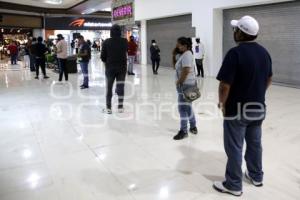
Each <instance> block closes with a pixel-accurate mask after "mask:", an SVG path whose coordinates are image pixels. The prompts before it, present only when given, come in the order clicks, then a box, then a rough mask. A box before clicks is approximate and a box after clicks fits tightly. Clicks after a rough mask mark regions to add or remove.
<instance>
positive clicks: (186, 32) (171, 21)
mask: <svg viewBox="0 0 300 200" xmlns="http://www.w3.org/2000/svg"><path fill="white" fill-rule="evenodd" d="M181 36H185V37H195V29H194V28H193V27H192V15H182V16H176V17H169V18H162V19H155V20H149V21H147V49H148V51H147V52H148V55H147V57H148V58H147V59H148V64H150V63H151V59H150V50H149V49H150V45H151V40H152V39H155V40H156V41H157V43H158V45H159V47H160V50H161V65H162V66H165V67H171V66H172V51H173V49H174V47H175V46H176V40H177V38H178V37H181Z"/></svg>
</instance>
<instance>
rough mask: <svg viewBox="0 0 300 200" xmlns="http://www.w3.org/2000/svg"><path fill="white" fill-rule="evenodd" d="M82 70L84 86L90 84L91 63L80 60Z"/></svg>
mask: <svg viewBox="0 0 300 200" xmlns="http://www.w3.org/2000/svg"><path fill="white" fill-rule="evenodd" d="M80 67H81V72H82V74H83V84H82V85H83V86H86V87H88V86H89V63H88V62H80Z"/></svg>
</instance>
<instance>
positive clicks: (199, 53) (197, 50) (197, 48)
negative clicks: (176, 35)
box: [194, 43, 205, 59]
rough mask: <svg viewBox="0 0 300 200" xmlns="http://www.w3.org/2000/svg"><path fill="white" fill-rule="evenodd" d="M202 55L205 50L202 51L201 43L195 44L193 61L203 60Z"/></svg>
mask: <svg viewBox="0 0 300 200" xmlns="http://www.w3.org/2000/svg"><path fill="white" fill-rule="evenodd" d="M204 53H205V50H204V46H203V44H202V43H199V44H198V43H197V44H196V45H195V46H194V55H195V59H203V58H204Z"/></svg>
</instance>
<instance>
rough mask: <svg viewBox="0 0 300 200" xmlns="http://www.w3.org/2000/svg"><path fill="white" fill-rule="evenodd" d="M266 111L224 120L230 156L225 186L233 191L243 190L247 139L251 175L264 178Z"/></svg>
mask: <svg viewBox="0 0 300 200" xmlns="http://www.w3.org/2000/svg"><path fill="white" fill-rule="evenodd" d="M264 118H265V112H249V113H247V115H245V116H241V117H240V119H231V120H228V119H225V120H224V146H225V151H226V154H227V157H228V160H227V166H226V175H225V178H226V180H225V182H224V186H225V187H226V188H227V189H229V190H233V191H242V179H243V172H242V162H243V145H244V140H246V144H247V148H246V154H245V160H246V164H247V168H248V171H249V176H250V177H251V178H252V179H253V180H255V181H257V182H261V181H262V180H263V174H264V173H263V171H262V145H261V135H262V130H261V126H262V123H263V120H264Z"/></svg>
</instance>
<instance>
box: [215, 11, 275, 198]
mask: <svg viewBox="0 0 300 200" xmlns="http://www.w3.org/2000/svg"><path fill="white" fill-rule="evenodd" d="M231 26H232V27H233V30H234V40H235V41H236V43H237V46H236V47H234V48H232V49H230V50H229V52H228V53H227V55H226V56H225V58H224V61H223V64H222V67H221V69H220V71H219V74H218V76H217V79H218V80H219V81H220V85H219V108H220V109H221V110H222V111H223V114H224V124H223V126H224V147H225V151H226V154H227V157H228V160H227V166H226V174H225V181H224V182H215V183H214V185H213V187H214V189H216V190H217V191H219V192H222V193H228V194H231V195H234V196H241V195H242V193H243V188H242V179H243V172H242V161H243V158H242V156H243V144H244V140H245V141H246V143H247V148H246V154H245V160H246V164H247V171H246V172H245V177H246V178H247V179H248V181H249V182H250V183H251V184H253V185H254V186H257V187H260V186H262V185H263V170H262V145H261V135H262V130H261V126H262V123H263V120H264V119H265V113H266V106H265V94H266V90H267V88H268V87H269V85H270V84H271V77H272V61H271V57H270V55H269V53H268V52H267V50H266V49H265V48H264V47H262V46H261V45H259V44H257V43H256V42H254V40H255V39H256V38H257V36H258V33H259V24H258V22H257V21H256V20H255V19H254V18H253V17H251V16H244V17H242V18H241V19H240V20H233V21H231Z"/></svg>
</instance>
